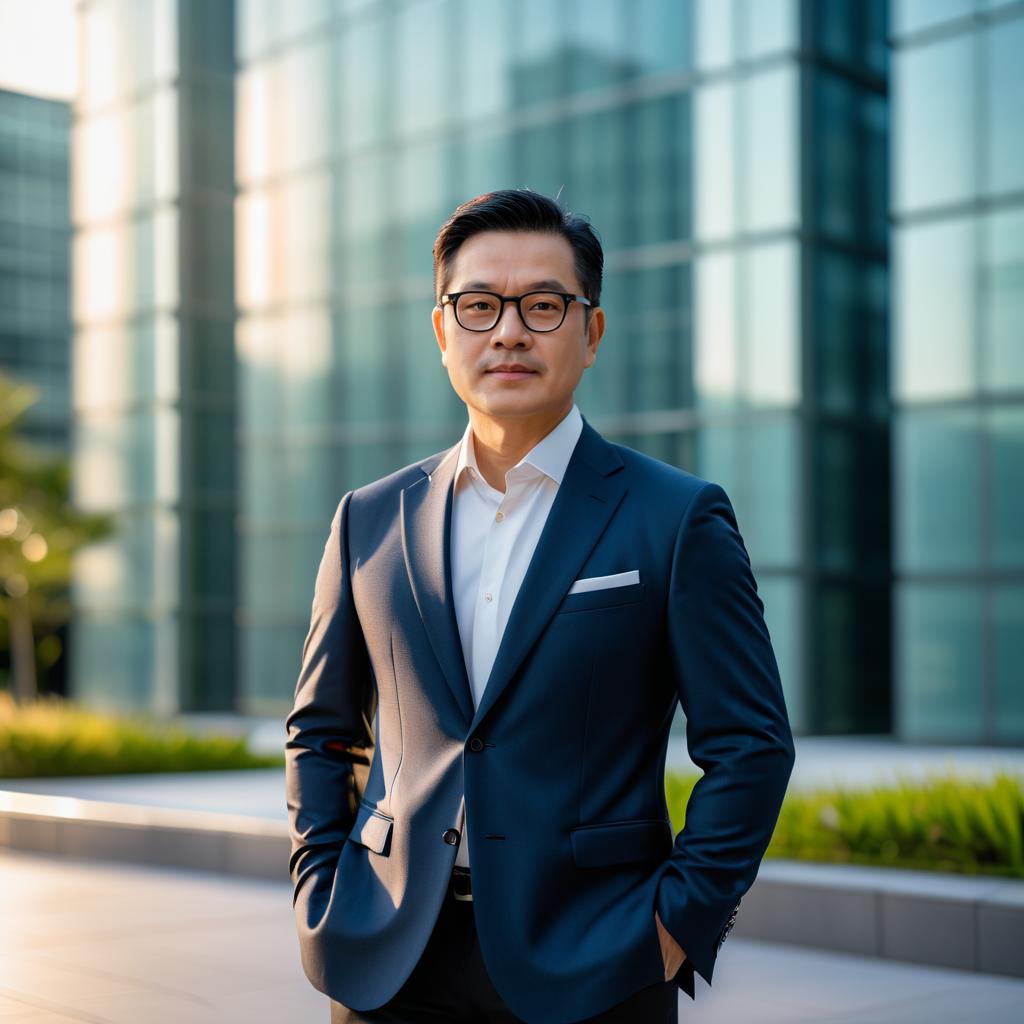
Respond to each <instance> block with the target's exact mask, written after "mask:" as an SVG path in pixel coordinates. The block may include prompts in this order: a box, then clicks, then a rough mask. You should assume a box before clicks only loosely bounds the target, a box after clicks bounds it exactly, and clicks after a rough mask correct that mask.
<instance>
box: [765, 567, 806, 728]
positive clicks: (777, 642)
mask: <svg viewBox="0 0 1024 1024" xmlns="http://www.w3.org/2000/svg"><path fill="white" fill-rule="evenodd" d="M754 574H755V577H756V580H757V593H758V596H759V597H760V598H761V602H762V603H763V604H764V622H765V625H766V626H767V627H768V632H769V634H770V636H771V640H772V651H773V652H774V654H775V660H776V662H777V663H778V666H779V677H780V678H781V680H782V692H783V696H784V697H785V700H786V712H787V714H788V716H789V724H790V727H791V728H792V730H793V732H794V733H796V734H797V735H799V734H801V733H804V732H806V730H807V701H806V697H805V686H804V674H803V672H802V671H801V655H800V646H801V627H802V624H803V616H802V615H801V601H800V585H799V583H798V582H797V581H796V580H794V579H791V578H789V577H787V576H778V575H775V574H770V573H759V572H758V571H757V567H756V566H755V567H754Z"/></svg>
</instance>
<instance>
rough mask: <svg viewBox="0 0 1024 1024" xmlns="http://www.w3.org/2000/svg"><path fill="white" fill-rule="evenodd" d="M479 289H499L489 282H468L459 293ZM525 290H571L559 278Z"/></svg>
mask: <svg viewBox="0 0 1024 1024" xmlns="http://www.w3.org/2000/svg"><path fill="white" fill-rule="evenodd" d="M478 289H479V290H481V291H486V292H494V291H497V289H496V288H495V287H494V285H493V284H491V283H490V282H489V281H467V282H466V283H465V284H464V285H463V286H462V287H461V288H460V289H459V291H463V292H470V291H476V290H478ZM525 290H526V291H528V292H536V291H552V292H566V293H567V292H568V291H569V289H568V288H566V287H565V285H564V284H562V282H561V281H559V280H558V279H557V278H554V277H548V278H545V279H544V280H543V281H534V282H532V283H531V284H528V285H527V286H526V289H525Z"/></svg>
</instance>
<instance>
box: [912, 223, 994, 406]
mask: <svg viewBox="0 0 1024 1024" xmlns="http://www.w3.org/2000/svg"><path fill="white" fill-rule="evenodd" d="M974 231H975V225H974V222H973V221H970V220H958V221H950V222H946V223H939V224H925V225H920V226H916V227H908V228H904V229H903V230H901V231H899V232H897V235H896V287H895V289H894V293H895V299H896V333H895V336H894V338H893V382H894V390H895V392H896V394H897V396H898V397H900V398H935V397H946V396H957V395H970V394H973V393H974V392H975V390H976V386H977V385H976V374H975V368H974V367H975V354H974V345H973V344H972V338H974V336H975V334H974V310H973V294H972V288H971V278H972V272H973V271H972V267H973V251H974Z"/></svg>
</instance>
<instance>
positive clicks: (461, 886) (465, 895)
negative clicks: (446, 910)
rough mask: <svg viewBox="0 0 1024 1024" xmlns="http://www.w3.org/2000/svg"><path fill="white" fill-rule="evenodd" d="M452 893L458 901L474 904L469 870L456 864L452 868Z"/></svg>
mask: <svg viewBox="0 0 1024 1024" xmlns="http://www.w3.org/2000/svg"><path fill="white" fill-rule="evenodd" d="M450 888H451V893H452V896H454V897H455V899H457V900H463V901H466V902H472V900H473V882H472V879H471V877H470V874H469V868H464V867H463V866H462V865H461V864H456V865H455V866H454V867H453V868H452V881H451V886H450Z"/></svg>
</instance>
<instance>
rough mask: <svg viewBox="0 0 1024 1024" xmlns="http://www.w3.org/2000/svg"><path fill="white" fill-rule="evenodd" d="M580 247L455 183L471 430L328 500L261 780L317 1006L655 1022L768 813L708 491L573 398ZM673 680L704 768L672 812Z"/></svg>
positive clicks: (593, 307)
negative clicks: (681, 806)
mask: <svg viewBox="0 0 1024 1024" xmlns="http://www.w3.org/2000/svg"><path fill="white" fill-rule="evenodd" d="M602 266H603V256H602V253H601V247H600V243H599V242H598V240H597V237H596V235H595V234H594V232H593V230H592V229H591V228H590V225H589V224H588V223H587V222H586V221H585V220H584V219H582V218H580V217H577V216H573V215H569V214H564V213H563V212H562V211H561V209H560V208H559V207H558V206H557V205H556V204H555V203H554V202H553V201H552V200H550V199H548V198H546V197H544V196H541V195H538V194H536V193H533V192H530V191H527V190H518V189H514V190H505V191H500V192H494V193H489V194H487V195H483V196H478V197H477V198H475V199H473V200H470V201H469V202H467V203H464V204H463V205H462V206H460V207H459V208H458V209H457V210H456V211H455V212H454V214H453V215H452V216H451V218H450V219H449V220H448V221H447V223H445V225H444V226H443V227H442V228H441V231H440V233H439V235H438V237H437V240H436V243H435V247H434V275H435V287H436V295H437V306H436V307H435V309H434V310H433V314H432V315H433V327H434V333H435V336H436V339H437V343H438V346H439V348H440V351H441V361H442V363H443V364H444V365H445V367H446V368H447V371H448V375H449V378H450V380H451V384H452V386H453V387H454V389H455V391H456V392H457V393H458V395H459V397H460V398H461V399H462V401H464V402H465V403H466V408H467V412H468V416H469V422H468V424H467V426H466V430H465V433H464V434H463V436H462V438H461V440H460V441H459V442H458V443H456V444H455V445H453V446H452V447H450V448H447V449H446V450H444V451H442V452H438V453H437V454H435V455H431V456H430V457H429V458H426V459H423V460H421V461H419V462H416V463H413V464H412V465H410V466H406V467H405V468H403V469H400V470H398V471H397V472H395V473H393V474H391V475H390V476H387V477H384V478H383V479H381V480H377V481H375V482H374V483H371V484H368V485H366V486H364V487H360V488H358V489H356V490H353V491H350V492H348V493H347V494H345V496H344V497H343V498H342V499H341V501H340V503H339V505H338V509H337V511H336V513H335V515H334V519H333V521H332V523H331V529H330V535H329V537H328V540H327V545H326V549H325V551H324V555H323V559H322V561H321V563H320V568H319V572H318V575H317V579H316V586H315V592H314V597H313V607H312V617H311V623H310V628H309V632H308V634H307V636H306V640H305V643H304V646H303V651H302V664H301V669H300V674H299V678H298V683H297V686H296V692H295V705H294V708H293V709H292V711H291V713H290V714H289V716H288V718H287V722H286V726H287V731H288V738H287V742H286V758H287V761H286V781H287V796H288V811H289V823H290V830H291V835H292V855H291V860H290V871H291V876H292V880H293V882H294V885H295V890H294V900H293V902H294V909H295V914H296V921H297V926H298V932H299V939H300V949H301V955H302V962H303V967H304V970H305V972H306V974H307V976H308V977H309V979H310V981H311V982H312V983H313V985H314V986H316V988H318V989H319V990H320V991H322V992H324V993H326V994H327V995H328V996H329V997H330V1003H331V1020H332V1022H340V1021H347V1022H351V1021H380V1022H417V1024H419V1022H423V1021H449V1020H450V1021H455V1020H467V1021H469V1020H485V1021H510V1022H515V1021H527V1022H531V1024H567V1022H571V1021H604V1022H611V1021H624V1022H625V1021H628V1022H630V1024H635V1022H638V1021H643V1022H660V1021H676V1020H677V1010H678V992H679V989H680V988H681V989H682V990H684V991H685V992H686V993H687V994H688V995H689V996H690V997H691V998H693V997H694V982H693V975H694V971H696V972H697V973H699V974H700V975H701V977H703V978H704V979H705V981H707V982H708V983H709V984H710V983H711V977H712V972H713V970H714V965H715V960H716V957H717V954H718V950H719V948H720V946H721V944H722V942H723V940H724V939H725V936H726V934H727V933H728V931H729V929H730V928H731V926H732V922H733V920H734V918H735V915H736V911H737V908H738V906H739V902H740V898H741V896H742V895H743V894H744V893H745V892H746V891H747V890H748V889H749V887H750V886H751V884H752V883H753V881H754V878H755V876H756V874H757V870H758V867H759V865H760V861H761V858H762V856H763V855H764V852H765V849H766V847H767V845H768V842H769V839H770V838H771V834H772V831H773V829H774V827H775V824H776V820H777V817H778V813H779V810H780V807H781V804H782V798H783V794H784V792H785V789H786V785H787V783H788V780H789V776H790V773H791V770H792V766H793V761H794V747H793V739H792V735H791V732H790V727H789V721H788V717H787V713H786V707H785V703H784V700H783V694H782V687H781V683H780V680H779V674H778V668H777V665H776V661H775V657H774V654H773V652H772V647H771V641H770V638H769V634H768V630H767V628H766V626H765V624H764V619H763V614H762V613H763V606H762V603H761V600H760V598H759V597H758V595H757V588H756V583H755V581H754V577H753V575H752V573H751V569H750V563H749V560H748V557H747V552H746V549H745V547H744V545H743V542H742V539H741V537H740V534H739V532H738V529H737V524H736V520H735V516H734V514H733V509H732V506H731V504H730V502H729V499H728V497H727V496H726V493H725V491H724V490H723V489H722V488H721V487H720V486H719V485H718V484H715V483H711V482H709V481H706V480H703V479H701V478H699V477H697V476H694V475H692V474H690V473H688V472H686V471H684V470H682V469H678V468H676V467H674V466H669V465H666V464H665V463H662V462H659V461H658V460H656V459H654V458H651V457H649V456H646V455H643V454H641V453H640V452H637V451H634V450H632V449H630V448H627V447H624V446H622V445H618V444H614V443H612V442H609V441H607V440H605V439H604V438H603V437H602V436H601V435H600V434H599V433H598V432H597V431H596V430H595V429H594V428H593V427H592V426H591V425H590V424H589V423H588V422H587V420H586V419H585V418H584V417H583V416H582V414H581V413H580V411H579V409H578V408H577V406H576V405H575V404H574V401H573V392H574V390H575V388H576V386H577V384H578V383H579V380H580V378H581V376H582V374H583V371H584V370H585V369H586V368H587V367H589V366H591V365H592V364H593V362H594V359H595V357H596V355H597V349H598V345H599V343H600V341H601V337H602V335H603V333H604V329H605V315H604V311H603V310H602V309H601V307H600V305H599V301H600V292H601V273H602ZM367 692H372V695H373V698H374V701H375V706H376V713H375V727H374V730H373V731H374V738H375V747H374V751H373V757H372V762H371V764H370V766H369V772H368V775H367V776H366V779H365V787H364V790H363V792H362V794H361V798H360V799H359V800H358V803H356V801H355V800H353V805H354V806H356V810H355V811H354V812H352V811H350V810H349V805H348V803H347V800H346V793H347V788H348V783H349V781H350V772H351V771H352V748H354V747H358V746H359V745H360V744H361V743H363V742H365V738H364V737H365V733H366V730H365V728H364V713H363V711H364V703H365V698H366V694H367ZM677 701H679V702H681V703H682V707H683V710H684V712H685V715H686V734H687V741H688V746H689V751H690V756H691V757H692V759H693V760H694V762H695V763H696V764H697V765H698V766H699V767H700V768H701V769H703V771H704V775H703V777H702V778H701V779H700V780H699V781H698V783H697V785H696V787H695V788H694V790H693V794H692V796H691V797H690V800H689V803H688V804H687V808H686V822H685V827H684V828H683V829H682V831H681V832H680V833H679V834H678V835H674V833H673V829H672V826H671V823H670V820H669V816H668V812H667V807H666V803H665V791H664V767H665V755H666V745H667V742H668V736H669V728H670V725H671V721H672V718H673V712H674V710H675V708H676V704H677Z"/></svg>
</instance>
